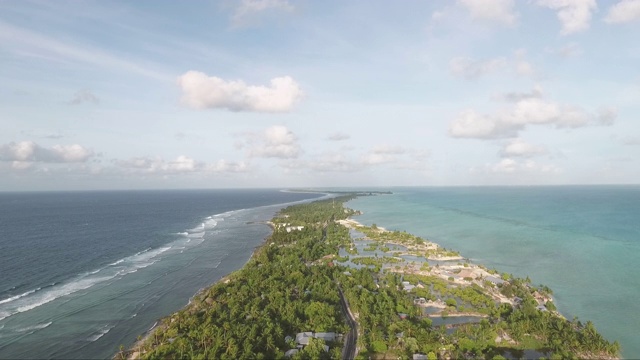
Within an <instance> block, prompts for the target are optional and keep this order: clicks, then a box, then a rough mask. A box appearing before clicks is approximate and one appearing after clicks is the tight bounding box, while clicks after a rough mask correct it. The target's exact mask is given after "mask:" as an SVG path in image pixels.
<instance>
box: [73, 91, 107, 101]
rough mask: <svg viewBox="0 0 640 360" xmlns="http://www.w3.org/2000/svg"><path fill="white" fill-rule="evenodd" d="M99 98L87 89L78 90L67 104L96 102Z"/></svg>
mask: <svg viewBox="0 0 640 360" xmlns="http://www.w3.org/2000/svg"><path fill="white" fill-rule="evenodd" d="M99 102H100V100H99V99H98V97H97V96H95V95H94V94H93V93H92V92H91V91H89V90H80V91H78V92H77V93H75V95H74V96H73V99H71V100H70V101H69V105H80V104H86V103H89V104H97V103H99Z"/></svg>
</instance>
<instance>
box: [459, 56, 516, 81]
mask: <svg viewBox="0 0 640 360" xmlns="http://www.w3.org/2000/svg"><path fill="white" fill-rule="evenodd" d="M506 65H507V60H506V59H504V58H495V59H489V60H473V59H471V58H468V57H455V58H453V59H451V61H449V71H451V74H453V75H455V76H458V77H463V78H465V79H468V80H471V79H477V78H479V77H481V76H483V75H487V74H490V73H493V72H496V71H498V70H500V69H502V68H504V67H505V66H506Z"/></svg>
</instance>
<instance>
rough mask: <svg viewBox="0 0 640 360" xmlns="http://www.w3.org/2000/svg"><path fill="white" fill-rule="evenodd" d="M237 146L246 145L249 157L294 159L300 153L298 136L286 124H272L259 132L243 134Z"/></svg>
mask: <svg viewBox="0 0 640 360" xmlns="http://www.w3.org/2000/svg"><path fill="white" fill-rule="evenodd" d="M245 137H246V138H245V139H244V141H240V142H238V144H237V147H238V148H243V147H247V148H248V156H249V157H260V158H279V159H295V158H297V157H298V156H300V154H301V153H302V149H301V148H300V145H299V144H298V138H297V137H296V135H295V134H294V133H293V132H292V131H291V130H289V129H288V128H287V127H286V126H282V125H274V126H271V127H269V128H267V129H265V130H264V131H263V132H261V133H248V134H245Z"/></svg>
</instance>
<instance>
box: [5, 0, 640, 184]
mask: <svg viewBox="0 0 640 360" xmlns="http://www.w3.org/2000/svg"><path fill="white" fill-rule="evenodd" d="M638 38H640V0H623V1H619V0H616V1H595V0H530V1H510V0H458V1H426V0H423V1H399V2H390V1H294V0H240V1H231V0H229V1H190V2H175V1H128V2H120V1H110V2H104V1H82V2H80V1H2V2H0V65H1V66H0V79H2V81H0V129H2V131H0V190H9V191H11V190H88V189H131V188H222V187H324V186H394V185H396V186H405V185H407V186H421V185H548V184H631V183H634V184H637V183H638V179H640V162H639V161H638V156H639V155H640V122H639V121H640V118H639V115H638V114H640V71H639V70H640V68H639V67H638V64H639V63H640V42H639V41H638V40H637V39H638Z"/></svg>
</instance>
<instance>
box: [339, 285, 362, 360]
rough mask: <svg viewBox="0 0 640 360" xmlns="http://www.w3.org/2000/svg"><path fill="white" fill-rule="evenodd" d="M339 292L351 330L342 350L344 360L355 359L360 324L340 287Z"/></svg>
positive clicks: (343, 310)
mask: <svg viewBox="0 0 640 360" xmlns="http://www.w3.org/2000/svg"><path fill="white" fill-rule="evenodd" d="M338 292H339V293H340V305H342V312H344V315H345V316H346V318H347V324H348V325H349V327H350V328H351V329H350V330H349V333H348V334H347V336H345V338H344V348H342V359H344V360H348V359H354V358H355V357H356V355H357V353H356V351H357V348H356V344H357V343H358V323H357V322H356V319H355V318H354V317H353V314H352V313H351V309H350V308H349V302H347V299H345V297H344V294H343V293H342V289H341V288H340V286H338Z"/></svg>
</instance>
